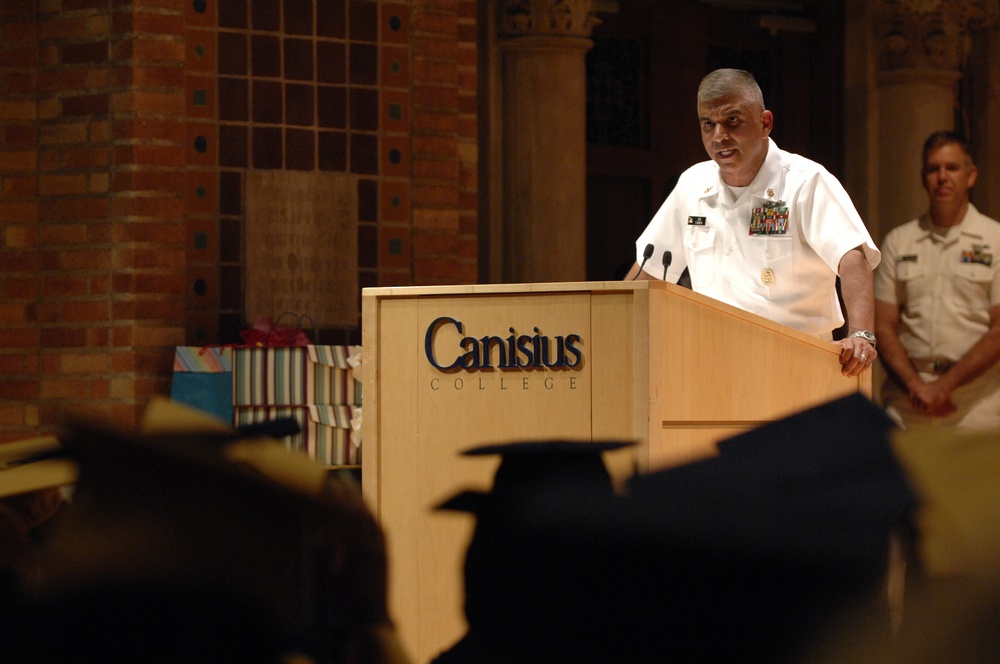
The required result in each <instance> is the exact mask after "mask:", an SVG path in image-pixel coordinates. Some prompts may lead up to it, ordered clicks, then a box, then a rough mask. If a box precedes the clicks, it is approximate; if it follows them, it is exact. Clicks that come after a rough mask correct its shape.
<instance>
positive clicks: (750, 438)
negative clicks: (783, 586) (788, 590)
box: [628, 393, 917, 567]
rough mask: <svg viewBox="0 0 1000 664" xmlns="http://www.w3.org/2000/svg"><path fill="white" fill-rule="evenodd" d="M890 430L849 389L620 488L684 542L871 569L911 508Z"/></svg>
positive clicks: (871, 407) (877, 412)
mask: <svg viewBox="0 0 1000 664" xmlns="http://www.w3.org/2000/svg"><path fill="white" fill-rule="evenodd" d="M894 428H895V425H894V424H893V422H892V420H891V419H890V418H889V417H888V416H887V415H886V414H885V412H884V411H883V410H882V409H881V408H879V407H878V406H876V405H875V404H873V403H872V402H871V401H870V400H868V399H867V398H865V397H864V396H862V395H860V394H857V393H855V394H851V395H849V396H846V397H842V398H839V399H836V400H833V401H830V402H827V403H824V404H821V405H819V406H816V407H813V408H810V409H807V410H804V411H801V412H799V413H796V414H793V415H791V416H789V417H787V418H784V419H782V420H778V421H775V422H771V423H768V424H765V425H763V426H760V427H757V428H755V429H752V430H750V431H748V432H745V433H743V434H740V435H738V436H734V437H732V438H729V439H726V440H723V441H721V442H719V443H718V449H719V455H718V456H716V457H713V458H710V459H706V460H703V461H699V462H695V463H692V464H688V465H685V466H679V467H677V468H672V469H668V470H665V471H660V472H656V473H651V474H648V475H643V476H637V477H635V478H633V479H632V481H630V482H629V485H628V490H629V493H630V495H631V496H632V497H633V498H634V499H635V503H634V504H635V505H636V507H637V509H641V510H643V511H646V512H648V514H647V515H646V516H647V517H648V518H650V519H654V520H660V521H662V525H663V527H664V531H665V532H668V533H670V535H671V537H672V538H674V539H676V540H679V541H688V542H690V543H691V544H692V545H698V546H705V547H716V548H718V549H719V550H733V551H737V550H738V551H741V552H744V553H746V554H751V553H756V554H758V555H760V556H785V557H794V558H795V559H797V560H813V561H824V562H825V563H826V564H830V565H843V566H855V567H867V566H869V565H876V566H879V565H881V564H883V563H884V562H885V559H884V556H883V554H884V549H885V547H886V546H887V545H888V544H887V542H886V535H887V534H888V532H889V531H890V530H892V529H893V528H894V527H896V526H898V525H901V524H903V523H904V522H905V521H906V519H907V518H908V517H909V515H910V514H911V513H912V511H913V509H914V508H915V507H916V503H917V496H916V494H915V493H914V492H913V489H912V486H911V485H910V482H909V480H908V478H907V476H906V473H905V471H904V469H903V467H902V466H901V465H900V464H899V461H898V460H897V458H896V456H895V454H894V452H893V449H892V446H891V445H890V443H889V437H890V433H891V431H892V430H893V429H894ZM875 542H882V543H883V544H882V545H880V546H876V545H875Z"/></svg>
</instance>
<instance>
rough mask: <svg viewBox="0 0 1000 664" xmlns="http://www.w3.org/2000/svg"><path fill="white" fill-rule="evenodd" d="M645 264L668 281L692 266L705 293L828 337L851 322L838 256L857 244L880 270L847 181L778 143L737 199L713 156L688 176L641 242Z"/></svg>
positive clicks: (694, 286)
mask: <svg viewBox="0 0 1000 664" xmlns="http://www.w3.org/2000/svg"><path fill="white" fill-rule="evenodd" d="M647 244H652V245H653V247H654V253H653V258H651V259H650V261H649V262H647V264H646V266H645V267H644V270H645V271H646V272H648V273H649V274H651V275H653V276H655V277H657V278H660V277H662V276H663V272H662V270H663V268H662V262H661V258H660V257H661V256H662V254H663V252H664V251H670V252H671V254H672V261H671V263H670V267H669V269H668V271H667V275H666V280H667V281H672V282H676V281H677V280H678V279H679V278H680V276H681V274H682V273H683V272H684V269H685V268H688V269H689V271H690V276H691V287H692V289H693V290H695V291H696V292H699V293H703V294H705V295H708V296H709V297H712V298H715V299H717V300H720V301H722V302H726V303H728V304H731V305H734V306H736V307H739V308H740V309H743V310H745V311H750V312H752V313H755V314H758V315H761V316H764V317H765V318H768V319H771V320H773V321H776V322H778V323H782V324H784V325H787V326H789V327H793V328H796V329H798V330H802V331H803V332H807V333H809V334H814V335H816V336H819V337H822V338H830V333H831V332H832V331H833V330H835V329H837V328H838V327H840V326H841V325H843V324H844V317H843V313H842V311H841V308H840V302H839V300H838V298H837V292H836V279H837V269H838V266H839V265H840V259H841V258H842V257H843V256H844V254H845V253H847V252H848V251H850V250H851V249H853V248H854V247H857V246H863V247H864V252H865V256H866V257H867V259H868V262H869V264H870V265H871V266H872V268H873V269H874V268H875V266H876V265H878V262H879V258H880V253H879V250H878V249H877V248H876V247H875V243H874V242H873V241H872V239H871V235H870V234H869V233H868V229H867V228H865V225H864V222H863V221H862V220H861V216H860V215H859V214H858V212H857V210H856V209H855V207H854V204H853V203H852V202H851V199H850V197H849V196H848V195H847V192H846V191H845V190H844V187H843V186H842V185H841V184H840V182H839V181H838V180H837V179H836V178H835V177H833V175H831V174H830V172H829V171H827V170H826V169H825V168H824V167H823V166H821V165H820V164H817V163H816V162H814V161H811V160H809V159H806V158H805V157H802V156H800V155H796V154H792V153H790V152H785V151H783V150H780V149H779V148H778V146H777V145H776V144H775V143H774V141H773V140H771V139H768V150H767V156H766V158H765V160H764V163H763V165H762V166H761V169H760V171H758V173H757V176H756V177H755V178H754V180H753V182H751V183H750V185H749V186H748V187H746V188H745V189H743V190H742V191H741V192H739V193H738V194H737V195H735V196H734V194H733V192H732V191H731V190H730V189H729V188H728V187H727V186H726V185H725V183H724V182H723V180H722V176H721V174H720V172H719V168H718V166H717V165H716V164H715V162H713V161H706V162H702V163H699V164H696V165H694V166H692V167H691V168H689V169H688V170H686V171H685V172H684V173H682V174H681V176H680V178H679V179H678V181H677V186H676V187H674V190H673V191H672V192H671V193H670V195H669V196H668V197H667V200H666V201H664V203H663V205H662V206H661V207H660V209H659V210H658V211H657V212H656V214H655V215H654V216H653V218H652V220H651V221H650V222H649V225H648V226H647V227H646V230H645V231H643V233H642V235H640V236H639V238H638V240H636V259H637V260H638V261H639V262H640V263H641V262H642V253H643V250H644V249H645V248H646V245H647Z"/></svg>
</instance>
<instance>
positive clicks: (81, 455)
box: [28, 404, 391, 661]
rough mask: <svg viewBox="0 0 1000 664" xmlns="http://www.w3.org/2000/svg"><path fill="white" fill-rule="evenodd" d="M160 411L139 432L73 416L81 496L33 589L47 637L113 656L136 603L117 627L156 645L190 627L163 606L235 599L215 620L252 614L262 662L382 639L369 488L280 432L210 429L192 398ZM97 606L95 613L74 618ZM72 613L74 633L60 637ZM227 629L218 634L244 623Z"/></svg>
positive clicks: (381, 566) (381, 548) (47, 551)
mask: <svg viewBox="0 0 1000 664" xmlns="http://www.w3.org/2000/svg"><path fill="white" fill-rule="evenodd" d="M160 406H163V409H162V410H160V411H159V415H160V416H165V417H163V418H161V419H160V420H159V422H156V421H153V420H156V419H157V418H156V417H154V418H151V419H150V420H149V421H147V422H146V424H145V428H146V431H145V432H143V433H133V432H130V431H123V430H120V429H117V428H114V427H110V426H107V425H104V424H103V423H95V422H92V421H85V420H78V421H76V422H72V423H70V425H69V426H68V427H67V430H66V432H65V434H64V435H63V436H62V443H63V446H64V448H65V450H66V452H67V454H69V455H70V458H72V459H73V460H74V461H75V462H76V463H77V465H78V467H79V477H78V481H77V485H76V490H75V493H74V500H73V505H72V508H71V509H70V510H69V511H68V512H67V514H66V515H65V516H64V518H62V519H60V520H59V522H58V523H57V524H55V525H54V526H53V528H52V531H51V532H50V533H49V534H48V536H47V538H46V540H45V542H44V543H43V546H42V549H41V551H40V554H41V556H40V557H41V564H42V569H43V570H44V575H43V577H42V578H41V579H40V580H39V581H38V582H37V583H34V584H32V585H31V587H30V588H29V589H28V590H29V591H30V593H29V597H30V599H31V602H32V611H31V612H29V613H31V614H33V615H36V616H40V617H41V618H42V620H41V622H40V623H39V624H40V625H41V628H43V629H42V631H45V630H44V628H51V631H52V632H53V633H54V634H56V636H57V637H58V638H57V639H53V642H52V643H51V646H52V647H53V648H55V647H57V646H61V645H65V644H66V643H68V640H70V639H73V638H78V639H79V644H78V646H79V649H80V650H81V651H82V652H90V653H91V654H94V655H95V656H96V655H99V654H102V653H104V654H108V655H111V654H113V653H115V652H117V650H116V649H117V646H116V645H113V644H114V643H115V639H116V638H118V637H119V636H123V635H122V634H121V632H120V631H119V630H118V628H117V627H115V625H116V624H118V622H119V621H118V620H116V618H118V617H120V616H116V612H121V611H134V612H136V615H137V616H139V619H135V618H134V617H133V616H129V618H128V619H127V620H125V621H124V622H123V623H122V624H124V625H132V626H136V627H137V628H138V627H140V626H141V628H142V629H143V630H147V631H148V634H146V636H148V637H149V639H150V642H151V643H156V642H158V641H157V639H158V638H160V637H163V636H164V634H163V630H170V629H173V628H174V627H177V628H178V629H182V628H183V629H189V628H192V629H193V623H192V621H189V620H182V619H180V618H179V616H178V615H177V613H170V614H169V615H167V614H164V613H163V611H162V610H161V609H158V608H157V604H158V601H159V600H162V601H163V603H164V604H167V605H168V606H169V608H170V610H171V611H172V612H174V611H184V610H185V605H186V606H187V607H188V608H191V609H193V608H196V605H198V603H199V602H200V601H201V600H202V599H204V600H205V603H204V605H205V606H209V605H211V606H217V607H219V606H222V607H225V606H228V607H229V608H228V609H227V610H226V611H223V612H222V613H220V614H218V615H217V616H215V620H216V621H223V622H225V621H226V620H228V619H227V618H225V615H228V614H232V615H240V616H243V617H246V618H247V622H246V625H245V626H244V628H246V629H251V630H254V631H255V636H259V637H262V638H258V639H256V640H255V641H254V643H258V644H261V651H260V652H261V656H263V655H264V653H265V652H273V651H265V650H264V646H266V647H267V648H277V649H281V651H282V652H284V653H287V652H288V650H286V648H291V647H296V648H298V649H300V650H301V651H303V652H306V653H309V654H313V655H316V656H317V657H319V658H320V659H321V660H322V661H325V658H327V657H329V658H332V659H333V660H334V661H336V659H337V658H338V657H340V656H341V655H342V654H343V651H344V649H345V648H347V647H349V646H351V644H352V643H356V641H355V639H357V638H362V637H364V636H365V635H370V636H372V637H373V638H376V640H382V641H383V642H384V641H385V640H384V639H382V638H381V637H379V634H382V632H384V629H383V630H382V632H380V631H379V628H387V629H389V630H391V623H390V622H389V619H388V609H387V606H386V600H387V598H386V593H385V571H386V557H385V555H386V554H385V543H384V539H383V537H382V533H381V530H380V529H379V527H378V525H377V523H376V522H375V520H374V517H373V516H372V515H371V514H370V512H368V511H367V508H366V507H365V505H364V502H363V500H362V499H361V496H360V492H356V493H357V495H356V496H353V497H352V496H348V495H346V493H344V491H343V489H344V487H341V488H339V489H337V488H334V487H331V486H329V485H323V484H322V482H321V478H323V477H325V469H324V468H323V467H322V465H321V464H319V463H317V462H315V461H313V460H310V459H308V458H307V457H306V456H305V455H304V454H301V453H296V452H293V451H291V450H287V449H284V447H283V446H282V445H281V444H280V443H278V442H277V441H275V440H273V439H268V438H267V437H257V438H253V439H247V438H244V437H243V434H242V433H241V432H239V431H235V430H231V429H228V428H227V427H224V426H223V427H219V426H217V425H212V426H210V427H208V428H206V429H201V427H200V426H199V425H198V423H197V422H196V421H194V419H191V417H194V416H191V413H190V410H189V409H187V408H186V407H183V406H177V405H170V404H160ZM160 406H157V407H156V408H160ZM189 416H190V417H189ZM351 488H352V489H353V487H351ZM179 588H183V589H184V591H183V592H176V591H177V589H179ZM144 594H145V598H144V600H143V601H140V598H142V597H143V595H144ZM213 598H214V599H213ZM105 599H107V602H104V600H105ZM88 601H89V603H91V604H93V605H94V606H95V607H97V608H95V610H93V611H91V612H89V613H87V614H85V615H74V612H75V610H76V609H75V607H80V606H85V605H86V604H87V603H88ZM98 608H100V609H101V610H97V609H98ZM194 614H196V615H199V616H202V617H205V618H206V619H208V617H209V615H210V614H212V612H211V611H208V613H206V612H205V611H202V612H197V611H195V612H194ZM254 617H255V618H254ZM64 622H72V623H73V625H74V628H73V629H72V630H67V631H65V632H62V631H60V630H59V629H58V627H59V626H61V625H62V624H63V623H64ZM140 624H141V625H140ZM213 624H215V623H213ZM80 625H86V626H87V629H83V628H81V627H80ZM218 627H219V629H218V634H220V635H221V636H220V638H225V637H226V635H227V634H230V633H234V632H237V631H238V629H239V626H236V625H231V624H228V623H227V624H219V625H218ZM227 630H231V631H227ZM211 632H212V630H211V629H209V630H204V631H202V632H198V635H199V636H203V637H204V638H212V636H211ZM63 634H65V638H63V637H62V636H61V635H63ZM130 638H142V634H132V635H130ZM390 640H391V639H390ZM53 652H56V651H53ZM60 652H61V651H60ZM206 652H213V651H212V650H210V649H206ZM239 652H241V653H242V652H244V651H243V650H239ZM189 654H192V655H193V656H198V652H197V651H196V650H190V651H189ZM179 659H183V657H179ZM72 661H77V660H72ZM106 661H109V660H106ZM228 661H232V660H231V659H230V660H228ZM246 661H261V660H257V659H247V660H246ZM271 661H277V660H276V659H275V660H271Z"/></svg>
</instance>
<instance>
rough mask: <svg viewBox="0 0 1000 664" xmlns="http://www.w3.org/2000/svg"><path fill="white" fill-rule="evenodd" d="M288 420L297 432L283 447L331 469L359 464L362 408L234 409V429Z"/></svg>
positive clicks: (330, 406)
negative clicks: (296, 426) (292, 420)
mask: <svg viewBox="0 0 1000 664" xmlns="http://www.w3.org/2000/svg"><path fill="white" fill-rule="evenodd" d="M284 417H291V418H294V419H295V420H296V421H297V422H298V423H299V429H300V431H299V433H297V434H295V435H294V436H289V437H288V438H286V439H285V445H286V446H287V447H288V448H289V449H291V450H294V451H296V452H302V453H304V454H306V455H308V456H309V458H311V459H315V460H317V461H319V462H320V463H324V464H326V465H330V466H343V465H352V466H353V465H360V464H361V431H360V427H361V408H357V407H352V406H343V405H340V406H332V405H312V406H237V407H236V410H235V420H236V422H235V423H236V426H243V425H247V424H260V423H261V422H270V421H272V420H276V419H279V418H284Z"/></svg>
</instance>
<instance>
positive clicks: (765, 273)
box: [760, 267, 774, 286]
mask: <svg viewBox="0 0 1000 664" xmlns="http://www.w3.org/2000/svg"><path fill="white" fill-rule="evenodd" d="M760 282H761V283H762V284H764V285H765V286H772V285H774V270H772V269H771V268H769V267H765V268H764V269H763V270H761V271H760Z"/></svg>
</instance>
